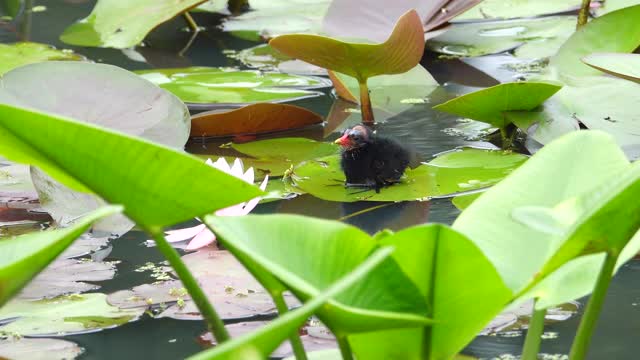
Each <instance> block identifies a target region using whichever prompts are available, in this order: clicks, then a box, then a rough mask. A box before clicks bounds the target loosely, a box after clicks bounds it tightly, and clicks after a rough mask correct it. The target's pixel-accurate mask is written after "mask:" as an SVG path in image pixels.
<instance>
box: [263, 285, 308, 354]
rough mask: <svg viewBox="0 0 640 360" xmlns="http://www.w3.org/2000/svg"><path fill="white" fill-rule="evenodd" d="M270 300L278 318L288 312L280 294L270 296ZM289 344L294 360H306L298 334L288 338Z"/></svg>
mask: <svg viewBox="0 0 640 360" xmlns="http://www.w3.org/2000/svg"><path fill="white" fill-rule="evenodd" d="M271 298H272V299H273V302H274V303H275V304H276V309H278V315H279V316H282V315H284V314H286V313H287V312H288V311H289V308H288V307H287V303H286V302H285V301H284V296H282V292H278V293H277V294H271ZM289 342H290V343H291V348H292V349H293V354H294V355H295V357H296V360H307V353H305V352H304V346H302V340H300V334H298V333H297V332H296V333H295V334H291V336H290V337H289Z"/></svg>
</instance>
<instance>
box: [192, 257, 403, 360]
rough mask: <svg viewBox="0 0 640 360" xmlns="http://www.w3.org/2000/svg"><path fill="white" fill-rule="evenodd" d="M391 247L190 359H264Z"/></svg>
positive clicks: (380, 262) (377, 264) (377, 263)
mask: <svg viewBox="0 0 640 360" xmlns="http://www.w3.org/2000/svg"><path fill="white" fill-rule="evenodd" d="M392 251H393V250H392V248H390V247H387V248H384V249H380V250H378V251H376V252H375V253H373V254H371V256H370V257H369V258H368V259H366V260H365V261H364V262H363V263H362V264H360V265H359V266H358V267H357V268H355V269H353V270H352V271H350V272H349V273H347V274H346V275H344V276H343V277H341V278H340V279H338V280H336V282H335V283H334V284H331V286H330V287H328V288H327V289H326V290H325V291H324V292H323V293H322V294H319V295H317V296H315V297H314V298H313V299H310V300H309V301H308V302H307V303H306V304H304V305H303V306H302V307H300V308H299V309H296V310H294V311H291V312H288V313H286V314H284V315H283V316H281V317H280V318H278V319H277V320H275V321H274V322H272V323H271V324H269V325H267V326H265V327H263V328H261V329H259V330H257V331H254V332H252V333H250V334H249V335H246V336H244V337H241V338H235V339H233V340H230V341H227V342H225V343H223V344H221V345H219V346H217V347H215V348H213V349H211V350H207V351H205V352H201V353H199V354H197V355H195V356H193V357H190V358H189V359H191V360H197V359H201V360H204V359H216V360H222V359H247V360H248V359H264V358H266V357H268V356H269V355H270V354H271V353H272V352H273V351H274V350H275V349H276V348H277V347H278V345H280V344H281V343H282V342H283V341H284V340H285V339H286V338H287V337H288V336H290V335H291V334H292V333H294V332H296V331H297V330H298V328H299V327H300V326H301V325H302V324H303V323H304V322H305V321H306V320H307V319H308V318H309V316H311V315H312V314H313V313H314V312H316V311H317V310H318V309H319V308H320V307H321V306H323V305H325V303H327V302H329V301H331V298H333V297H335V296H339V295H340V293H342V292H343V291H345V290H347V289H349V288H350V287H351V286H353V285H354V284H355V283H357V282H358V281H362V280H363V278H366V276H367V275H368V274H370V273H371V272H372V271H375V269H377V268H378V267H380V266H383V265H384V260H385V259H387V258H388V257H389V255H390V254H391V253H392Z"/></svg>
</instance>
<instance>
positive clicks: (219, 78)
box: [137, 67, 331, 109]
mask: <svg viewBox="0 0 640 360" xmlns="http://www.w3.org/2000/svg"><path fill="white" fill-rule="evenodd" d="M137 73H138V74H140V76H142V77H143V78H145V79H147V80H149V81H151V82H152V83H154V84H156V85H158V86H160V87H161V88H163V89H166V90H168V91H170V92H172V93H173V94H175V95H176V96H178V97H179V98H180V99H182V101H184V102H185V103H187V104H188V106H189V107H190V108H192V109H213V108H221V107H227V108H229V107H240V106H243V105H246V104H252V103H257V102H283V101H292V100H299V99H304V98H309V97H315V96H320V95H322V93H319V92H316V91H308V90H306V89H316V88H323V87H328V86H330V85H331V84H330V82H329V81H327V80H325V79H322V78H318V77H308V76H298V75H287V74H279V73H262V72H259V71H251V70H243V71H241V70H233V69H225V68H211V67H190V68H181V69H154V70H143V71H138V72H137Z"/></svg>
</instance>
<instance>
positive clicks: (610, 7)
mask: <svg viewBox="0 0 640 360" xmlns="http://www.w3.org/2000/svg"><path fill="white" fill-rule="evenodd" d="M634 5H638V2H637V1H636V0H606V1H602V2H600V6H599V7H598V8H596V9H595V10H594V11H593V12H595V15H597V16H602V15H605V14H607V13H610V12H612V11H616V10H620V9H622V8H626V7H630V6H634Z"/></svg>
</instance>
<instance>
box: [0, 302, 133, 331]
mask: <svg viewBox="0 0 640 360" xmlns="http://www.w3.org/2000/svg"><path fill="white" fill-rule="evenodd" d="M106 299H107V296H106V295H105V294H100V293H92V294H84V295H69V296H61V297H57V298H54V299H48V300H39V301H25V300H12V301H11V302H9V303H7V304H6V305H5V306H3V307H2V308H0V322H1V323H3V324H5V323H7V324H6V325H4V326H1V327H0V332H2V331H4V332H6V333H11V334H17V335H54V336H60V335H70V334H80V333H86V332H93V331H96V330H100V329H108V328H112V327H116V326H119V325H123V324H126V323H128V322H130V321H134V320H137V319H138V318H139V317H140V316H141V315H142V314H143V313H144V310H143V309H119V308H117V307H115V306H111V305H109V304H108V303H107V301H106ZM9 320H13V321H9Z"/></svg>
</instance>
